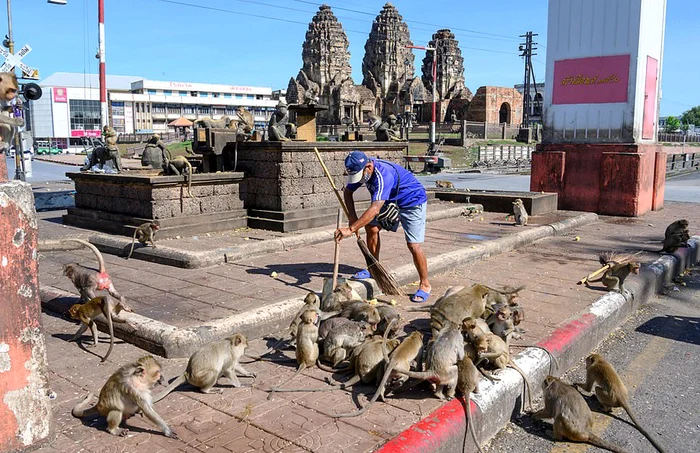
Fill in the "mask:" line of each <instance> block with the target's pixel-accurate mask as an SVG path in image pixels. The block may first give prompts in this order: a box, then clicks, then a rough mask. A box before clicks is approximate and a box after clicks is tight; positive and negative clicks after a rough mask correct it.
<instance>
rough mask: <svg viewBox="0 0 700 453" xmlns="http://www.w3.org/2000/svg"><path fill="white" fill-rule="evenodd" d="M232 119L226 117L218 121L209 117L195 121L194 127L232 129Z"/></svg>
mask: <svg viewBox="0 0 700 453" xmlns="http://www.w3.org/2000/svg"><path fill="white" fill-rule="evenodd" d="M231 122H232V121H231V118H229V117H228V116H226V115H224V116H222V117H221V118H219V119H218V120H215V119H212V118H210V117H208V116H205V117H204V118H199V119H197V120H195V121H194V125H193V126H194V127H206V128H210V129H230V128H231Z"/></svg>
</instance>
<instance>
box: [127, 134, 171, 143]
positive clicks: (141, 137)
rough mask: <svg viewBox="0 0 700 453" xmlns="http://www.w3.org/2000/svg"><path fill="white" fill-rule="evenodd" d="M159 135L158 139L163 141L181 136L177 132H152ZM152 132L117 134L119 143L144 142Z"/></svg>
mask: <svg viewBox="0 0 700 453" xmlns="http://www.w3.org/2000/svg"><path fill="white" fill-rule="evenodd" d="M154 133H156V134H158V135H160V139H161V140H163V141H168V140H179V139H181V138H182V135H181V134H178V133H177V132H154ZM154 133H148V134H119V143H146V142H147V141H148V139H149V138H151V137H152V136H153V134H154Z"/></svg>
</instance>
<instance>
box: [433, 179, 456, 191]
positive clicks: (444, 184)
mask: <svg viewBox="0 0 700 453" xmlns="http://www.w3.org/2000/svg"><path fill="white" fill-rule="evenodd" d="M435 187H437V188H438V189H454V188H455V185H454V184H453V183H452V181H445V180H442V179H438V180H437V181H435Z"/></svg>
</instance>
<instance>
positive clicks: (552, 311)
mask: <svg viewBox="0 0 700 453" xmlns="http://www.w3.org/2000/svg"><path fill="white" fill-rule="evenodd" d="M681 217H684V218H687V219H688V220H690V221H691V227H692V231H691V232H694V233H698V228H699V226H700V209H699V208H698V206H697V205H693V204H681V203H673V204H670V203H669V204H667V207H666V209H665V210H663V211H660V212H654V213H649V214H647V215H645V216H643V217H641V218H615V217H601V220H600V221H599V222H598V223H596V224H592V225H588V226H585V227H582V228H580V229H578V230H576V231H573V232H571V233H569V234H567V235H565V236H560V237H554V238H550V239H545V240H543V241H540V242H537V243H535V244H533V245H530V246H527V247H524V248H522V249H519V250H517V251H514V252H510V253H507V254H504V255H500V256H496V257H491V258H489V259H486V260H483V261H481V262H479V263H474V264H470V265H467V266H463V267H459V268H456V269H453V270H451V271H449V272H446V273H443V274H441V275H437V276H434V277H433V278H432V283H433V288H434V293H435V295H438V294H441V293H442V292H444V290H445V289H446V288H447V287H448V286H451V285H459V284H461V285H469V284H471V283H473V282H483V283H487V284H493V285H503V284H511V285H520V284H525V285H527V290H526V291H524V292H523V293H522V301H521V303H522V304H523V305H524V307H525V308H526V310H527V319H526V320H525V322H524V327H525V328H526V329H527V334H526V335H525V339H524V340H523V341H522V343H523V344H531V343H532V342H535V341H537V340H539V339H541V338H543V337H544V336H546V335H547V334H548V333H550V332H551V331H552V330H553V329H554V328H555V327H556V326H557V325H558V324H560V323H561V322H563V321H565V320H566V319H568V318H570V317H572V316H573V315H574V314H575V313H577V312H579V311H580V310H582V309H583V308H584V307H586V306H587V305H589V304H590V303H592V302H593V301H594V300H595V299H596V298H597V297H599V296H600V295H601V291H599V290H597V289H595V288H592V289H587V288H585V287H580V286H577V285H576V281H578V280H579V279H580V278H581V277H583V276H584V275H586V274H587V273H589V272H590V271H592V270H594V269H596V265H597V253H598V252H600V251H604V250H619V251H632V250H635V251H636V250H639V249H644V250H655V249H658V248H660V246H659V240H660V238H661V237H662V235H663V230H664V229H665V227H666V225H667V224H668V223H669V222H671V221H673V220H676V219H677V218H681ZM493 220H495V219H493ZM488 222H489V220H484V223H480V222H476V223H475V222H471V223H469V224H468V225H466V224H464V223H462V224H460V225H457V224H454V225H452V226H443V227H441V228H440V231H439V232H438V231H431V232H430V235H429V236H430V237H429V239H428V243H429V244H431V247H430V248H429V253H430V254H435V253H439V252H444V251H447V250H450V249H451V248H450V247H451V246H452V245H453V244H451V243H449V241H452V240H454V239H453V238H449V237H448V238H446V239H444V241H445V243H443V242H440V241H442V240H443V239H440V235H441V234H444V233H445V231H449V228H452V229H453V231H456V232H459V234H462V233H461V232H463V231H469V234H487V230H488V229H489V228H491V227H487V226H486V225H487V224H488ZM499 228H500V227H499ZM491 231H493V230H491ZM576 236H578V237H579V238H580V240H579V241H575V240H574V237H576ZM390 241H391V240H390ZM390 241H387V244H386V245H385V247H386V248H387V249H389V248H390V247H389V243H390ZM433 241H434V242H433ZM396 242H400V241H398V240H397V241H396ZM438 242H439V243H440V245H439V246H433V245H434V244H436V243H438ZM467 244H468V243H467ZM344 247H345V248H351V247H352V248H354V244H352V245H350V244H348V245H347V246H345V245H344ZM391 247H393V248H396V254H397V255H401V256H402V260H401V261H398V258H397V261H398V262H397V263H396V264H397V265H398V264H403V263H404V262H406V261H407V259H406V258H407V256H405V255H407V252H406V251H405V250H404V247H403V246H401V247H399V245H398V244H391ZM302 252H303V254H305V255H306V256H305V257H303V256H302V257H301V258H304V259H300V262H303V263H306V264H307V266H306V268H305V271H303V272H311V273H314V272H315V273H319V274H320V273H323V272H326V271H324V267H322V266H330V265H329V264H327V261H329V259H328V257H330V256H332V245H330V244H319V245H318V246H314V247H309V248H308V249H305V250H303V251H302ZM292 255H294V256H297V257H298V256H299V255H297V252H294V251H292V252H287V253H282V254H275V255H268V256H266V257H261V258H258V259H256V260H251V261H250V262H248V263H237V265H236V266H219V267H216V268H210V269H205V270H201V271H184V270H182V271H181V270H177V269H173V268H167V269H165V270H162V271H159V273H158V275H157V277H155V279H156V281H155V282H151V284H150V286H149V285H147V284H145V283H142V282H143V280H144V279H143V274H144V272H143V271H142V270H141V271H139V270H137V269H136V268H133V267H131V268H130V267H126V265H125V264H120V261H119V260H120V259H118V258H113V257H110V258H109V259H108V263H109V265H110V269H111V271H112V273H113V276H114V277H115V282H116V284H117V285H118V287H119V288H120V289H122V291H124V292H126V293H127V294H131V292H132V291H133V292H138V293H139V294H142V292H143V294H145V293H146V289H144V288H145V287H147V286H148V287H149V288H150V289H149V290H150V291H152V292H153V294H152V296H151V298H150V300H145V299H147V297H146V296H142V297H144V301H143V302H142V301H139V302H140V303H143V304H144V306H146V302H148V304H149V305H148V307H149V309H150V310H152V313H154V316H155V315H156V314H157V315H160V314H162V313H165V315H164V317H166V318H167V319H172V320H173V323H175V321H176V319H177V317H180V316H182V314H181V313H179V312H177V313H176V310H178V309H183V308H180V307H186V309H187V310H188V311H187V315H188V316H191V317H192V319H196V317H197V316H200V314H199V310H201V309H203V308H209V309H211V310H215V309H217V308H218V309H220V308H221V307H218V306H216V305H215V304H214V303H213V302H211V300H212V299H211V298H212V297H216V295H217V294H218V293H217V291H220V289H217V288H214V287H212V289H211V291H212V292H211V293H210V294H209V296H206V295H204V294H202V293H201V292H199V291H200V290H201V288H192V286H193V285H195V284H201V283H202V281H203V280H202V279H205V280H204V281H206V285H213V286H222V285H227V286H226V288H229V286H230V287H231V290H232V291H235V289H236V288H237V289H238V291H239V292H245V291H241V289H240V288H241V287H246V288H253V287H256V286H258V285H261V288H262V287H267V286H269V289H265V290H262V291H261V293H260V294H259V295H258V297H260V298H261V300H262V299H265V298H271V297H273V296H277V295H280V296H284V294H286V292H287V291H288V290H287V289H286V288H288V287H291V288H295V291H296V290H298V291H300V292H301V291H306V290H308V289H316V290H318V287H319V285H316V282H315V280H314V279H315V278H316V277H314V278H311V279H306V278H303V277H302V276H303V275H304V273H303V272H298V271H297V270H294V269H292V267H291V263H292V261H291V260H290V257H291V256H292ZM353 255H358V256H356V257H352V256H348V258H352V259H357V258H359V254H357V253H353ZM388 255H389V253H387V256H388ZM656 256H658V255H656V254H652V253H645V254H644V255H643V257H642V259H643V260H649V261H650V260H653V259H654V258H655V257H656ZM64 258H65V257H64ZM61 259H63V258H60V257H59V258H56V259H52V260H50V261H47V260H46V259H44V260H42V273H41V281H42V283H43V284H46V283H47V282H46V281H45V279H46V278H48V276H49V274H50V271H49V267H50V266H54V268H55V266H56V265H57V264H58V263H59V262H60V261H61ZM121 261H122V262H123V260H121ZM357 261H359V260H357ZM382 261H384V260H382ZM345 262H346V263H349V264H347V266H348V268H346V269H344V271H349V270H354V268H353V269H350V268H351V266H358V265H360V264H361V263H360V262H356V261H352V260H351V259H349V260H345ZM314 263H315V264H314ZM47 264H48V265H49V266H47ZM128 264H129V265H130V266H131V265H132V262H128ZM138 264H139V265H142V263H138ZM283 265H284V266H286V267H284V268H283V267H282V266H283ZM144 266H146V269H147V270H149V271H150V270H153V269H156V268H155V267H151V265H144ZM136 267H138V266H136ZM237 268H241V269H247V270H250V269H254V270H256V272H257V273H256V272H247V275H248V276H251V278H254V280H251V281H248V282H240V281H237V280H231V279H232V278H233V275H234V274H235V272H236V269H237ZM273 269H278V270H277V272H279V273H280V274H282V275H281V278H280V279H278V280H273V281H272V282H271V281H270V277H269V276H268V271H271V270H273ZM279 269H282V270H283V272H280V270H279ZM263 270H264V271H263ZM229 273H230V274H229ZM130 279H132V280H133V281H134V282H135V283H132V284H131V285H132V286H128V285H129V282H128V280H130ZM163 280H165V282H163ZM195 282H196V283H195ZM232 282H233V283H232ZM51 283H52V284H53V283H54V282H51ZM146 283H147V282H146ZM161 286H166V287H168V289H169V291H170V292H169V293H166V292H165V291H164V290H162V289H159V288H160V287H161ZM408 289H410V287H409V288H408ZM278 292H279V294H278ZM256 294H258V293H256ZM172 295H178V299H175V300H173V299H171V297H172ZM434 300H435V296H434V297H433V298H431V302H432V301H434ZM200 304H201V305H200ZM399 306H401V307H403V306H415V304H411V303H409V302H407V300H406V299H404V298H400V300H399ZM183 311H184V309H183ZM408 317H409V319H411V320H412V322H410V323H409V324H408V326H407V328H406V330H407V331H410V330H412V329H415V328H417V327H420V326H425V325H426V324H425V318H426V317H427V316H426V315H425V314H424V313H412V314H409V316H408ZM43 322H44V327H45V329H46V333H47V350H48V357H49V362H50V370H51V381H52V388H53V390H54V391H55V392H56V393H57V395H58V396H57V398H56V400H55V401H54V403H55V405H54V408H55V415H56V420H57V432H58V436H57V438H56V440H55V441H54V442H53V443H52V444H51V445H50V446H48V447H44V448H42V449H40V450H39V451H40V452H42V453H45V452H68V453H71V452H86V451H88V452H133V451H142V450H143V449H145V450H146V451H148V452H149V453H156V452H161V451H169V452H179V451H186V452H253V451H265V452H273V451H282V452H308V451H314V452H364V451H371V450H373V449H375V448H376V447H378V446H379V445H381V444H383V443H384V442H386V440H387V439H390V438H391V437H393V436H395V435H396V434H398V433H400V432H401V431H402V430H403V429H405V428H407V427H408V426H410V425H411V424H412V423H414V422H416V421H418V420H419V419H421V418H423V417H425V416H427V415H428V414H429V413H430V412H431V411H432V410H434V409H435V408H437V407H438V406H439V404H440V403H439V401H438V400H436V399H435V398H434V397H433V396H432V394H431V393H430V392H428V391H427V390H426V389H425V388H424V387H417V388H416V389H414V390H413V391H411V392H410V393H407V394H404V395H400V397H390V398H388V399H387V403H377V404H375V405H374V406H373V407H372V408H371V409H370V410H369V411H368V412H367V413H366V414H364V415H363V416H361V417H357V418H351V419H343V420H335V419H332V418H330V417H328V416H327V415H325V414H327V413H334V412H345V411H349V410H355V409H356V408H357V405H358V404H360V405H361V404H364V403H365V402H366V400H367V398H369V397H370V396H371V394H372V393H373V391H374V388H373V387H371V386H364V385H361V386H355V388H353V389H352V390H348V391H335V392H325V393H316V394H313V393H308V392H307V393H286V394H276V395H275V396H274V397H273V398H272V400H267V399H266V398H267V395H268V394H267V393H266V392H265V391H264V390H265V389H268V388H269V387H270V386H272V385H280V384H284V383H287V381H288V380H289V379H290V377H291V376H292V375H293V373H294V366H293V364H292V363H289V364H271V363H254V364H250V365H246V367H247V368H249V369H250V370H252V371H255V372H256V373H257V374H258V378H257V379H256V380H255V381H254V384H253V387H246V388H241V389H233V388H226V390H225V392H224V393H223V394H222V395H204V394H200V393H196V392H194V391H192V390H189V389H183V390H182V391H178V392H176V393H174V394H172V395H170V396H169V397H168V398H166V399H165V400H163V401H161V402H160V403H158V404H157V405H156V409H157V410H158V411H159V412H160V413H161V415H162V416H163V417H164V418H165V419H166V420H167V421H168V423H170V424H171V426H172V427H173V429H174V430H175V431H176V432H177V433H178V434H179V435H180V438H181V439H182V440H180V441H174V440H170V439H166V438H164V437H163V436H161V435H160V434H159V433H157V432H156V431H154V429H153V426H152V425H150V423H149V422H148V421H147V420H145V419H142V418H141V417H134V418H133V419H132V420H130V421H129V425H130V428H131V435H130V436H129V437H126V438H118V437H113V436H110V435H109V434H107V433H106V432H105V431H104V421H99V422H98V423H97V424H95V425H83V424H82V423H81V421H80V420H77V419H74V418H73V417H72V416H71V415H70V409H71V408H72V406H73V405H74V404H75V403H76V402H78V401H80V400H81V399H82V398H83V396H84V394H85V393H86V392H87V391H91V392H97V391H98V390H99V388H100V387H101V385H102V384H103V383H104V382H105V380H106V379H107V377H108V376H109V375H110V374H111V373H112V372H114V370H115V369H116V368H117V367H118V366H119V365H121V364H123V363H125V362H127V361H129V360H133V359H135V358H137V357H139V356H140V355H141V354H142V351H140V350H139V349H137V348H135V347H133V346H131V345H128V344H124V343H121V342H119V344H117V345H115V349H114V352H113V354H112V356H111V357H110V360H109V361H108V362H107V363H105V364H100V362H99V358H98V357H97V356H95V355H93V354H92V353H91V352H92V351H90V352H83V351H81V350H80V349H79V348H78V347H77V346H76V345H75V344H73V343H67V342H66V341H65V340H66V339H67V338H68V337H69V336H70V335H72V334H73V333H74V331H75V330H76V329H77V326H76V325H75V324H73V323H71V322H68V321H66V320H64V319H62V318H60V317H57V316H54V315H51V314H44V315H43ZM106 347H107V345H106V344H101V345H100V346H99V347H98V348H97V352H98V353H103V352H104V351H105V348H106ZM265 347H266V342H265V341H263V340H259V341H253V342H251V348H250V350H249V352H252V353H254V352H256V351H257V352H260V351H262V350H264V349H265ZM285 354H286V355H287V356H288V357H292V354H293V353H292V351H285ZM162 362H163V364H164V374H165V376H167V377H170V378H172V377H175V376H176V375H178V374H179V373H181V372H182V370H183V369H184V366H185V364H186V360H184V359H171V360H162ZM327 376H328V373H325V372H322V371H320V370H318V369H312V370H309V371H307V372H305V373H304V374H303V375H302V376H300V377H299V378H298V379H297V382H296V384H298V385H303V386H308V387H317V386H319V385H322V384H323V382H322V381H323V379H324V378H326V377H327ZM335 377H336V378H338V379H340V380H343V379H346V378H345V377H342V376H337V375H336V376H335ZM242 381H243V382H245V383H251V382H252V380H251V379H246V378H243V379H242ZM221 382H222V383H223V384H224V385H225V380H222V381H221Z"/></svg>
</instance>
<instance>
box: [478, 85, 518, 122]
mask: <svg viewBox="0 0 700 453" xmlns="http://www.w3.org/2000/svg"><path fill="white" fill-rule="evenodd" d="M522 117H523V95H522V94H520V92H518V90H516V89H515V88H506V87H492V86H483V87H479V89H478V90H476V94H475V95H474V98H473V99H472V101H471V104H470V105H469V111H468V113H467V118H466V120H467V121H478V122H487V123H509V124H520V121H521V120H522Z"/></svg>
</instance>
